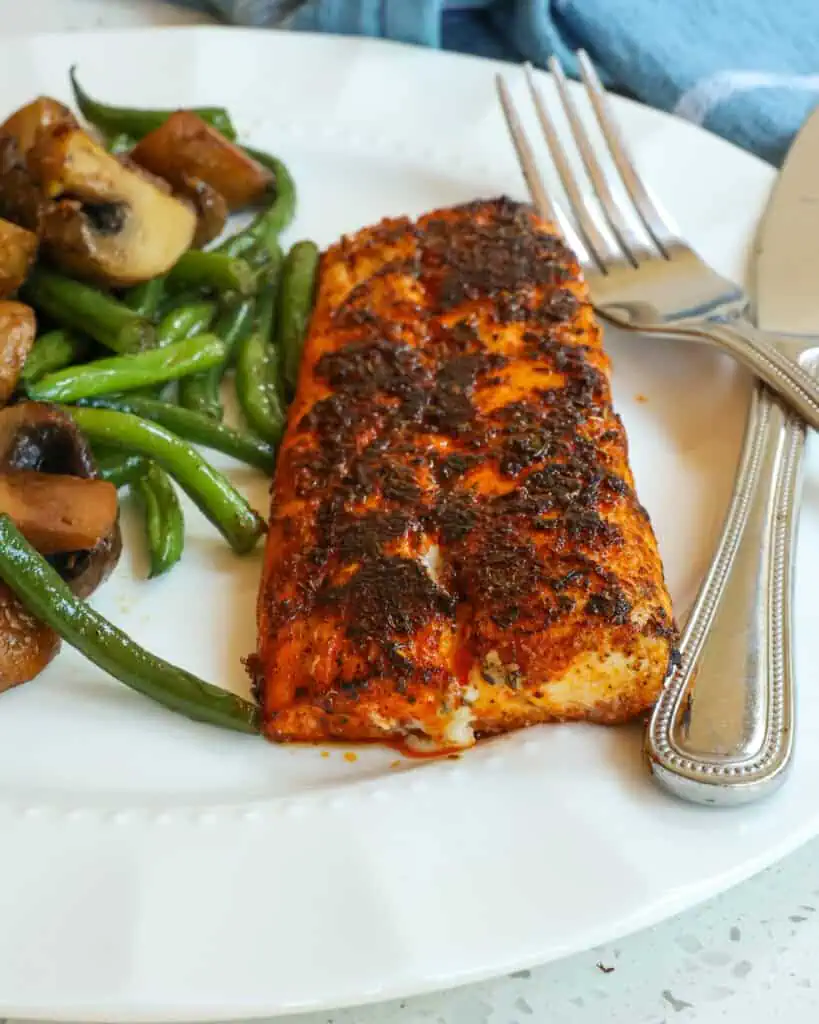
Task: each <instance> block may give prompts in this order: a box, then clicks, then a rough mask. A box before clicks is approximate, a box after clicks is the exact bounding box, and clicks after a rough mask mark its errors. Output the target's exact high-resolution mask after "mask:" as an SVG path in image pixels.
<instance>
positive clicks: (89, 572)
mask: <svg viewBox="0 0 819 1024" xmlns="http://www.w3.org/2000/svg"><path fill="white" fill-rule="evenodd" d="M14 470H33V471H36V472H38V473H57V474H65V475H68V476H78V477H83V478H85V479H90V480H95V479H97V478H98V474H97V467H96V463H95V461H94V456H93V453H92V452H91V448H90V446H89V444H88V442H87V441H86V439H85V437H84V436H83V434H82V433H80V431H79V430H78V429H77V425H76V424H75V423H74V421H73V420H72V419H71V417H70V416H69V415H68V413H65V412H63V411H62V410H61V409H59V408H57V407H56V406H53V405H47V404H45V403H43V402H19V403H17V404H16V405H9V406H7V407H6V408H5V409H2V410H0V472H8V471H14ZM121 550H122V539H121V536H120V531H119V523H118V522H117V523H115V524H114V526H113V527H112V529H111V530H110V531H109V532H108V534H107V535H106V536H105V537H104V538H103V539H102V540H101V541H100V542H99V543H98V544H97V545H96V546H95V547H93V548H91V549H90V550H79V551H72V552H67V553H64V554H59V555H54V556H53V557H52V558H51V559H50V561H51V562H52V564H53V565H54V566H55V567H56V568H57V569H58V570H59V572H60V574H61V575H62V576H63V578H64V579H65V580H66V581H67V582H68V583H69V584H70V586H71V589H72V590H73V591H74V593H75V594H77V595H78V596H80V597H87V596H88V595H89V594H90V593H92V592H93V591H94V590H95V589H96V588H97V587H98V586H99V584H100V583H102V582H103V581H104V580H106V579H107V578H108V576H109V575H110V574H111V572H113V570H114V568H115V566H116V564H117V561H118V560H119V556H120V552H121Z"/></svg>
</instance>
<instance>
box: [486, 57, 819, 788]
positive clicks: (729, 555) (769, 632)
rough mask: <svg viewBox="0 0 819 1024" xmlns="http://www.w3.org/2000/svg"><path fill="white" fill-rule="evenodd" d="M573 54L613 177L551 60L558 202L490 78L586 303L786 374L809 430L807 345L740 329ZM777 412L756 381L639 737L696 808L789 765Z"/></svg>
mask: <svg viewBox="0 0 819 1024" xmlns="http://www.w3.org/2000/svg"><path fill="white" fill-rule="evenodd" d="M578 61H579V65H580V72H581V78H582V81H583V85H584V86H585V91H586V94H587V96H588V98H589V101H590V103H591V107H592V110H593V112H594V115H595V119H596V121H597V127H598V129H599V134H600V135H601V136H602V139H603V140H604V142H605V148H606V149H607V150H608V153H609V154H610V157H611V161H610V164H609V167H610V169H607V167H606V166H604V163H603V161H601V160H600V158H599V157H598V155H597V150H596V148H595V145H594V144H593V143H592V141H591V136H590V134H589V132H588V131H587V129H586V127H585V125H584V122H583V120H581V118H580V116H579V114H578V112H577V109H576V106H575V103H574V100H573V97H572V94H571V91H570V87H569V85H568V83H567V81H566V77H565V75H564V73H563V70H562V68H561V66H560V64H559V63H558V62H557V61H556V60H555V59H554V58H552V59H551V60H550V66H549V69H550V71H551V72H552V75H553V77H554V81H555V85H556V88H557V93H558V97H559V100H560V107H561V108H562V111H563V114H564V115H565V117H566V119H567V120H568V123H569V126H570V128H571V133H572V136H573V138H574V143H575V147H576V149H577V151H578V154H579V160H578V159H575V160H574V164H575V165H577V164H579V165H581V167H582V170H581V168H580V167H578V169H577V170H574V169H573V163H572V161H571V160H570V159H569V157H568V156H567V154H566V151H565V150H564V148H563V146H562V144H561V142H560V138H559V136H558V132H557V130H556V128H555V124H554V121H553V119H552V117H551V115H550V113H549V109H548V107H547V105H546V103H545V102H544V99H543V97H542V95H541V92H540V89H539V87H538V85H537V83H536V81H535V76H534V73H533V72H532V69H531V67H529V66H527V67H526V80H527V84H528V88H529V93H530V97H531V99H532V101H533V104H534V108H535V110H536V113H537V118H538V121H539V123H540V127H541V129H542V131H543V135H544V137H545V140H546V143H547V146H548V149H549V152H550V155H551V159H552V162H553V164H554V166H555V169H556V170H557V173H558V176H559V178H560V181H561V184H562V187H563V190H564V192H565V196H566V199H567V201H568V209H567V208H565V207H564V206H562V205H561V204H559V203H557V202H556V201H555V200H554V199H553V198H552V197H551V196H550V195H549V194H548V193H547V191H546V188H545V186H544V184H543V180H542V178H541V176H540V174H539V171H538V168H537V163H536V160H535V156H534V152H533V149H532V146H531V144H530V142H529V140H528V138H527V136H526V133H525V130H524V128H523V125H522V123H521V119H520V117H519V116H518V113H517V110H516V108H515V105H514V102H513V99H512V95H511V91H510V89H509V87H508V85H507V83H506V81H505V79H504V78H503V76H502V75H498V79H497V84H498V93H499V96H500V101H501V104H502V107H503V111H504V115H505V117H506V122H507V125H508V127H509V131H510V133H511V136H512V140H513V142H514V145H515V149H516V152H517V155H518V159H519V161H520V165H521V169H522V170H523V173H524V176H525V178H526V182H527V184H528V187H529V191H530V194H531V197H532V200H533V202H534V203H535V206H536V207H537V209H538V211H539V213H540V214H541V216H543V217H544V218H545V219H547V220H549V221H551V222H552V223H554V224H556V225H557V226H558V227H559V229H560V230H561V231H562V232H563V234H564V236H565V237H566V240H567V242H568V243H569V244H570V245H571V246H572V247H573V248H574V249H575V252H576V253H577V255H578V258H579V260H580V262H581V264H582V265H583V269H584V272H585V275H586V279H587V281H588V283H589V287H590V291H591V297H592V301H593V302H594V304H595V307H596V308H597V309H598V311H599V312H600V313H601V314H602V315H603V316H604V317H606V318H608V319H610V320H612V321H613V322H614V323H616V324H617V325H618V326H621V327H626V328H630V329H632V330H634V329H637V330H642V331H646V332H648V333H651V334H663V335H672V336H677V337H686V338H696V339H697V340H710V341H712V342H714V343H715V344H717V345H719V346H720V347H721V348H723V349H725V350H727V351H728V352H730V353H731V354H732V355H734V356H735V357H736V358H738V359H740V360H741V361H742V362H744V363H745V364H746V365H748V366H749V367H750V368H751V369H753V371H754V372H755V373H756V374H757V375H758V376H759V377H761V378H762V379H763V380H765V381H766V382H767V383H769V384H771V385H772V386H774V385H775V384H777V383H778V384H779V385H780V386H781V384H782V379H783V376H784V375H788V376H790V377H791V379H792V380H793V382H794V383H795V384H796V385H797V391H798V399H799V400H798V401H795V402H793V404H794V406H795V407H796V408H798V410H799V412H800V413H801V414H803V415H805V416H806V418H808V419H809V420H810V422H812V423H814V424H815V423H816V418H815V415H814V413H815V397H816V390H817V389H816V384H815V382H814V381H813V378H812V377H811V376H810V375H809V374H808V373H807V371H806V370H805V369H803V368H802V367H801V366H799V365H798V364H797V362H796V359H797V358H798V357H800V356H804V354H805V345H804V344H802V345H801V346H799V347H796V346H794V343H793V342H791V343H790V347H789V346H788V344H787V343H785V342H782V343H780V344H777V345H776V346H775V345H774V344H773V343H772V342H771V341H770V340H769V338H767V337H765V336H763V335H761V334H760V333H758V332H756V331H755V330H754V328H752V327H751V325H750V324H749V323H748V322H747V321H746V320H744V316H745V314H746V311H747V307H748V298H747V296H746V294H745V292H744V291H743V290H742V289H741V288H739V287H737V286H736V285H734V284H733V283H731V282H730V281H727V280H726V279H725V278H723V277H721V276H720V275H719V274H717V273H716V272H715V271H714V270H712V269H711V268H710V267H709V266H708V265H707V264H706V263H705V262H704V260H702V259H701V258H700V257H699V256H698V255H697V253H696V252H694V250H693V249H692V248H691V247H690V246H689V245H687V244H686V243H685V241H684V240H683V239H682V238H681V237H680V235H679V233H678V232H677V231H676V230H675V229H674V228H673V226H672V225H671V223H670V220H669V219H668V217H667V216H666V215H665V214H664V213H663V212H662V211H661V209H660V207H659V204H658V203H657V202H656V201H655V200H654V199H653V197H652V196H651V194H650V192H649V190H648V188H647V187H646V186H645V184H644V183H643V181H642V179H641V178H640V175H639V174H638V172H637V170H636V168H635V165H634V162H633V160H632V158H631V156H630V154H629V152H628V149H627V146H626V144H625V142H624V140H623V138H622V136H621V134H620V131H619V129H618V127H617V124H616V122H615V120H614V117H613V115H612V113H611V111H610V109H609V105H608V101H607V97H606V94H605V91H604V89H603V86H602V85H601V83H600V80H599V77H598V76H597V73H596V72H595V70H594V67H593V65H592V63H591V61H590V60H589V58H588V56H587V55H586V54H585V53H582V52H581V53H580V54H579V55H578ZM611 164H613V167H611V166H610V165H611ZM589 186H591V188H590V189H589ZM794 371H795V372H794ZM781 416H782V412H781V408H780V407H779V406H778V405H777V404H776V403H775V402H774V401H773V400H772V399H771V397H770V396H769V393H768V392H767V391H766V389H764V388H762V387H761V386H760V387H758V388H757V389H756V391H755V393H754V400H753V401H752V403H751V409H750V412H749V420H748V427H747V428H746V438H745V443H744V446H743V452H742V456H741V460H740V467H739V471H738V474H737V479H736V482H735V487H734V495H733V498H732V501H731V505H730V508H729V511H728V515H727V518H726V521H725V524H724V527H723V533H722V537H721V539H720V542H719V545H718V548H717V551H716V554H715V557H714V560H713V563H712V565H711V568H710V569H709V572H708V573H707V575H706V578H705V580H704V582H703V584H702V586H701V588H700V592H699V594H698V596H697V599H696V601H695V604H694V607H693V609H692V611H691V614H690V616H689V619H688V622H687V624H686V628H685V631H684V634H683V637H682V640H681V644H680V653H681V663H680V665H679V666H678V667H677V668H676V669H674V670H673V671H672V673H671V675H670V677H669V679H668V680H667V683H666V687H665V689H664V692H663V694H662V695H661V697H660V699H659V701H658V703H657V707H656V709H655V712H654V715H653V717H652V720H651V724H650V726H649V730H648V735H647V742H646V747H647V752H648V755H649V759H650V761H651V764H652V768H653V770H654V772H655V776H656V777H657V778H658V780H659V781H661V782H662V783H663V784H664V785H665V786H666V787H667V788H669V789H670V790H672V791H673V792H675V793H677V794H678V795H680V796H684V797H685V798H687V799H690V800H694V801H697V802H703V803H709V804H715V803H730V802H737V801H744V800H750V799H755V798H757V797H758V796H760V795H762V794H763V793H766V792H769V791H770V790H771V789H772V788H773V786H775V785H776V784H777V783H778V782H779V781H780V780H781V778H782V777H783V774H784V769H785V768H786V766H787V765H788V763H789V760H790V755H791V750H792V741H791V736H792V712H793V709H792V700H793V697H792V693H793V685H792V669H791V658H790V618H791V590H792V585H793V584H792V572H791V567H792V557H793V544H794V532H795V531H794V525H795V521H796V517H795V496H796V493H797V476H798V474H797V472H796V469H797V468H798V461H799V452H800V443H801V439H802V438H803V436H804V428H803V427H802V425H801V424H800V423H799V422H798V421H796V420H794V421H793V423H792V425H791V427H790V428H789V432H788V433H787V436H786V438H785V440H784V441H783V442H781V443H780V437H779V432H778V430H775V429H774V424H775V423H776V422H778V421H779V419H781ZM695 677H696V683H697V685H696V691H695V690H694V685H693V684H694V679H695Z"/></svg>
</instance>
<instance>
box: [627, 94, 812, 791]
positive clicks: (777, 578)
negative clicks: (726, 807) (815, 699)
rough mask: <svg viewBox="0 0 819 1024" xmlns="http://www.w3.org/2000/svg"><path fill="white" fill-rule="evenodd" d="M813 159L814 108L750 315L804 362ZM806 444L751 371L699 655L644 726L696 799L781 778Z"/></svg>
mask: <svg viewBox="0 0 819 1024" xmlns="http://www.w3.org/2000/svg"><path fill="white" fill-rule="evenodd" d="M817 169H819V110H817V112H814V113H813V114H812V115H811V117H810V118H809V119H808V120H807V122H806V123H805V125H804V126H803V128H802V130H801V131H800V133H799V135H798V136H797V138H796V140H795V142H794V143H793V144H792V146H791V149H790V151H789V153H788V156H787V158H786V161H785V164H784V166H783V168H782V171H781V172H780V174H779V176H778V178H777V180H776V182H775V185H774V188H773V190H772V192H771V196H770V199H769V202H768V205H767V208H766V211H765V213H764V215H763V218H762V219H761V221H760V227H759V229H758V232H757V239H756V246H755V260H754V273H753V277H754V288H753V291H754V299H755V306H756V319H757V329H758V330H760V331H762V332H764V334H765V336H766V337H767V339H768V340H769V341H771V342H775V343H776V344H777V347H778V348H780V350H781V351H783V352H784V353H785V354H787V355H788V356H790V357H791V358H794V359H798V360H799V361H800V363H801V364H802V365H803V366H804V367H805V368H806V369H809V370H810V371H811V372H815V370H816V365H817V364H816V355H817V348H816V346H817V343H819V295H817V289H816V281H817V280H819V187H817V183H816V181H815V180H814V179H815V178H816V177H817ZM743 329H744V330H746V331H747V330H748V329H751V330H752V329H753V328H748V327H747V325H744V328H743ZM811 335H813V337H811ZM783 336H786V337H783ZM804 447H805V427H804V424H803V423H802V422H801V421H800V420H799V419H798V418H797V417H795V416H793V415H792V414H789V413H788V412H787V411H786V410H785V409H784V407H783V406H782V405H781V404H780V403H779V402H778V400H777V399H776V398H774V397H773V395H772V394H771V393H770V392H769V391H768V390H767V389H766V388H765V387H764V386H762V385H757V388H756V390H755V393H754V397H753V401H752V403H751V408H750V410H749V416H748V424H747V427H746V434H745V441H744V444H743V451H742V457H741V463H740V469H739V472H738V474H737V484H736V489H735V498H734V501H733V503H732V508H731V510H730V511H729V515H728V517H727V519H726V527H725V530H724V532H723V536H722V538H721V540H720V544H719V546H718V550H717V555H716V556H715V559H714V564H713V566H712V570H711V572H710V573H709V578H708V579H707V580H706V581H705V583H704V585H703V588H702V589H701V591H700V597H698V600H697V602H696V603H695V606H694V609H693V611H692V614H691V618H690V619H689V622H688V624H687V626H686V631H685V634H684V636H683V641H682V649H683V657H684V658H685V657H686V656H688V657H689V658H691V659H698V669H697V675H696V677H695V678H694V679H693V680H692V681H691V682H690V683H689V685H688V687H687V689H685V690H683V688H680V690H679V691H678V692H676V693H675V694H674V700H673V702H672V701H670V700H668V699H664V698H665V695H664V697H663V698H661V700H660V702H658V708H657V711H656V712H655V715H654V717H653V718H652V722H651V726H650V729H649V736H648V740H647V747H648V753H649V757H650V759H651V761H652V769H653V771H654V773H655V776H656V777H657V778H658V780H659V781H661V782H662V783H663V784H664V785H665V786H666V788H668V789H670V790H672V791H673V792H675V793H676V794H677V795H679V796H683V797H685V798H686V799H689V800H693V801H695V802H699V803H706V804H711V805H715V804H716V805H721V804H730V803H738V802H748V801H750V800H755V799H758V798H759V797H761V796H763V795H765V794H767V793H770V792H771V791H772V790H774V789H775V788H776V787H777V786H778V785H779V784H780V783H781V782H782V781H783V779H784V777H785V774H786V770H787V767H788V765H789V763H790V760H791V756H792V751H793V690H794V681H793V669H792V663H791V640H792V633H793V630H792V624H791V617H792V616H791V606H792V589H793V559H794V552H795V546H796V535H797V527H798V512H799V500H800V487H801V468H802V461H803V454H804ZM720 574H723V575H722V578H720ZM709 593H711V594H714V593H717V594H719V595H720V596H719V597H718V598H717V600H718V605H717V607H716V609H714V608H713V606H712V607H710V608H709V607H708V601H707V600H703V597H705V598H707V596H708V594H709ZM658 751H661V755H662V756H659V757H658V756H657V754H658Z"/></svg>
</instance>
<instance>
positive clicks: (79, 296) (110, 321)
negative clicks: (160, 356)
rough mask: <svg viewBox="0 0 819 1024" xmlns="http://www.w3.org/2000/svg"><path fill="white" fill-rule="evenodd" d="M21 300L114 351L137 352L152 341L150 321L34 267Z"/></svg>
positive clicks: (102, 295)
mask: <svg viewBox="0 0 819 1024" xmlns="http://www.w3.org/2000/svg"><path fill="white" fill-rule="evenodd" d="M22 294H23V297H24V299H25V300H26V301H27V302H28V303H29V304H30V305H32V306H34V308H35V309H36V310H39V311H41V312H43V313H47V314H48V315H49V316H50V317H51V319H52V320H55V321H56V322H57V323H58V324H60V325H61V326H63V327H69V328H73V329H74V330H76V331H81V332H84V333H85V334H87V335H88V336H89V337H90V338H93V339H94V341H98V342H99V343H100V344H101V345H105V347H106V348H110V349H112V350H113V351H114V352H120V353H125V352H138V351H139V350H140V349H144V348H150V347H151V345H152V344H153V342H154V339H155V336H156V335H155V331H154V328H153V325H152V324H151V322H150V321H149V320H148V319H147V318H146V317H143V316H140V315H139V313H137V312H135V311H134V310H133V309H129V308H128V307H127V306H126V305H125V303H123V302H117V300H116V299H112V298H111V296H110V295H106V294H105V293H104V292H101V291H99V290H98V289H96V288H92V287H91V286H90V285H87V284H82V283H81V282H80V281H75V280H73V279H72V278H70V277H64V276H63V275H62V274H58V273H56V272H55V271H53V270H45V269H44V268H43V267H37V268H36V269H35V270H33V271H32V272H31V274H29V276H28V280H27V281H26V283H25V286H24V288H23V292H22Z"/></svg>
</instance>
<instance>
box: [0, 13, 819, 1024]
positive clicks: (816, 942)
mask: <svg viewBox="0 0 819 1024" xmlns="http://www.w3.org/2000/svg"><path fill="white" fill-rule="evenodd" d="M407 2H410V0H407ZM208 20H209V19H208V18H207V17H206V16H204V15H199V14H196V13H194V12H193V11H191V10H188V9H183V8H180V7H174V6H172V5H170V4H165V3H158V2H154V0H33V2H32V3H27V4H23V3H20V2H19V0H0V24H2V26H3V29H2V30H3V35H4V36H7V35H9V34H11V33H12V32H34V31H38V30H43V29H50V30H61V29H66V30H71V29H88V28H98V27H125V26H128V25H163V24H164V25H170V24H177V25H178V24H195V23H197V22H199V23H201V22H205V21H208ZM817 951H819V841H817V842H813V843H811V844H809V845H808V846H806V847H804V848H803V849H802V850H800V851H799V852H798V853H796V854H793V855H792V856H790V857H789V858H788V859H787V860H785V861H782V862H781V863H780V864H778V865H776V866H775V867H773V868H770V869H769V870H768V871H765V872H764V873H763V874H761V875H759V876H758V877H756V878H755V879H753V880H751V881H750V882H746V883H745V884H744V885H741V886H739V887H737V888H736V889H733V890H732V891H731V892H728V893H725V894H724V895H723V896H721V897H719V898H717V899H715V900H712V901H711V902H709V903H707V904H704V905H703V906H701V907H699V908H697V909H695V910H691V911H689V912H688V913H685V914H682V915H681V916H679V917H676V918H674V919H673V920H671V921H667V922H666V923H665V924H662V925H658V926H657V927H655V928H652V929H650V930H648V931H645V932H641V933H640V934H638V935H635V936H633V937H631V938H628V939H625V940H623V941H622V942H617V943H614V944H612V945H609V946H603V947H601V948H599V949H594V950H590V951H589V952H587V953H582V954H580V955H578V956H574V957H571V958H570V959H568V960H562V961H559V962H558V963H554V964H550V965H547V966H546V967H541V968H539V969H537V970H533V971H521V972H519V973H517V974H513V975H511V976H509V977H504V978H500V979H497V980H495V981H492V982H487V983H485V984H481V985H472V986H469V987H467V988H463V989H457V990H454V991H451V992H444V993H439V994H436V995H431V996H426V997H423V998H417V999H408V1000H406V1001H402V1002H395V1003H388V1004H382V1005H379V1006H374V1007H367V1008H365V1009H360V1010H343V1011H338V1012H336V1013H326V1014H311V1015H308V1016H305V1017H298V1018H295V1017H288V1018H278V1020H279V1021H281V1022H282V1024H288V1022H289V1024H295V1022H296V1021H298V1024H528V1022H530V1021H531V1022H533V1024H541V1022H543V1024H602V1022H606V1024H672V1022H673V1024H689V1022H696V1024H718V1022H724V1021H742V1022H743V1024H746V1022H747V1024H755V1022H756V1021H760V1022H761V1021H764V1022H765V1024H780V1022H781V1024H803V1022H804V1024H807V1022H811V1024H813V1022H814V1021H816V1020H817V1018H819V970H817Z"/></svg>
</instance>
